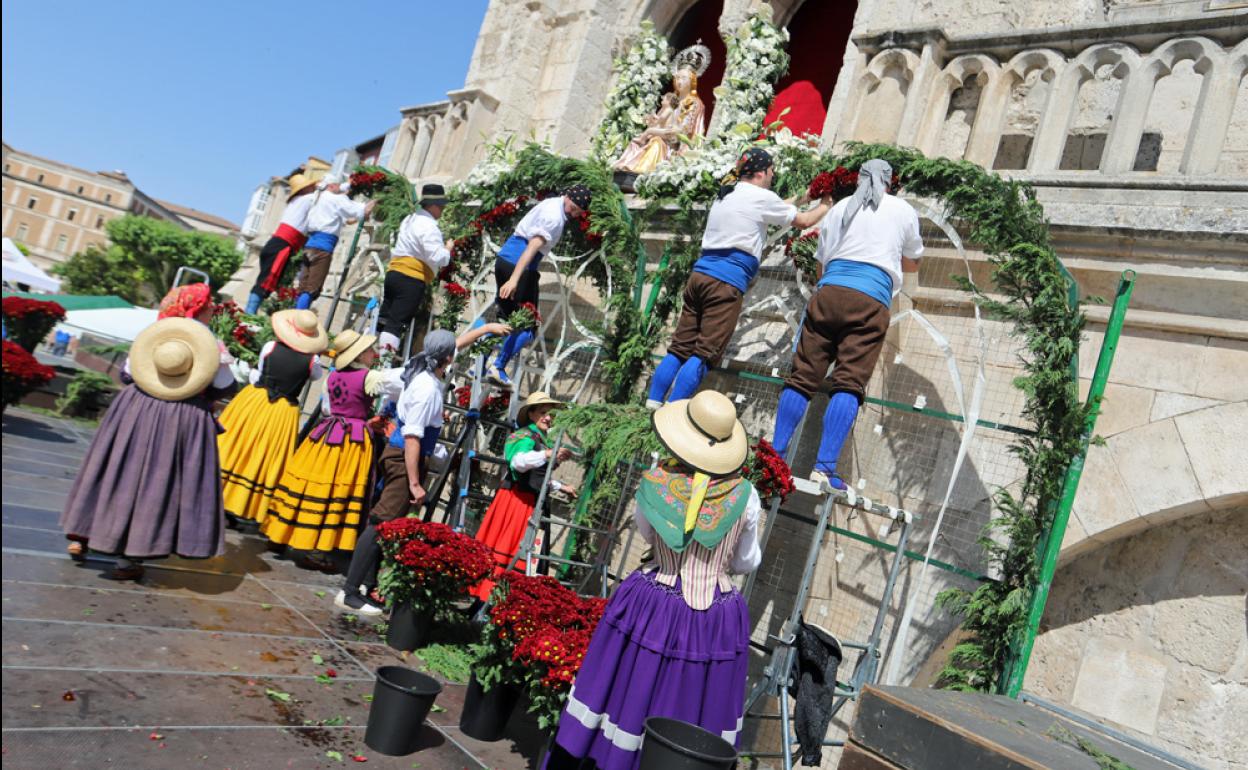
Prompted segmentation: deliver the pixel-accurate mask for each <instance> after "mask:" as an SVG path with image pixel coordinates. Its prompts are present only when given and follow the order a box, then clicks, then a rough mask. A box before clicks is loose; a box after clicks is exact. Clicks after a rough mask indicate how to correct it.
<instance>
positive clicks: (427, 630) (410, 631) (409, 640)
mask: <svg viewBox="0 0 1248 770" xmlns="http://www.w3.org/2000/svg"><path fill="white" fill-rule="evenodd" d="M432 635H433V613H431V612H416V611H414V610H412V606H411V605H410V604H400V605H399V606H397V607H395V608H394V611H393V612H391V613H390V625H389V627H387V628H386V644H389V645H390V646H391V647H393V648H394V649H396V650H403V651H406V652H411V651H412V650H415V649H419V648H420V647H424V646H425V645H426V644H428V642H429V638H430V637H431V636H432Z"/></svg>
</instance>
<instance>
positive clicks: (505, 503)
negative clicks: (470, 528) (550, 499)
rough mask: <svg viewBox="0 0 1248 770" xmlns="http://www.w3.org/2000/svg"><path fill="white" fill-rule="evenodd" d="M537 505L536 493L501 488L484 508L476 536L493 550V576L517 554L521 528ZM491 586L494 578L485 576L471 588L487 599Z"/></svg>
mask: <svg viewBox="0 0 1248 770" xmlns="http://www.w3.org/2000/svg"><path fill="white" fill-rule="evenodd" d="M536 505H537V494H536V493H535V492H530V491H528V490H525V489H515V488H512V489H500V490H498V493H497V494H496V495H494V502H492V503H490V508H489V510H487V511H486V512H485V518H484V519H483V520H482V521H481V528H480V529H478V530H477V540H480V541H481V542H482V543H485V544H486V545H488V546H489V547H490V548H491V550H493V551H494V578H495V579H496V578H497V577H498V576H499V575H501V574H503V570H505V569H507V565H508V564H510V563H511V560H512V558H513V557H514V556H515V555H516V549H518V548H519V547H520V541H521V540H523V539H524V530H525V528H526V527H528V524H529V517H530V516H532V515H533V508H534V507H535V506H536ZM524 568H525V564H524V562H523V561H520V562H517V563H516V569H517V570H523V569H524ZM493 590H494V580H493V579H489V578H487V579H485V580H482V581H481V582H480V583H478V584H477V585H476V586H475V587H474V588H473V589H472V595H473V596H475V597H477V598H478V599H480V600H481V601H489V598H490V592H491V591H493Z"/></svg>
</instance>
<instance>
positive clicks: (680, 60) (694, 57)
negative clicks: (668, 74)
mask: <svg viewBox="0 0 1248 770" xmlns="http://www.w3.org/2000/svg"><path fill="white" fill-rule="evenodd" d="M709 66H711V49H709V48H707V47H706V46H704V45H702V39H701V38H698V42H697V43H695V44H693V45H691V46H689V47H688V48H686V49H685V50H683V51H681V52H680V53H678V54H676V58H674V59H672V74H675V73H676V72H677V71H678V70H680V69H682V68H684V67H688V68H689V69H691V70H693V74H694V75H697V76H698V77H702V73H704V72H706V68H707V67H709Z"/></svg>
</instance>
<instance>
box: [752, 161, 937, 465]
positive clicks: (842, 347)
mask: <svg viewBox="0 0 1248 770" xmlns="http://www.w3.org/2000/svg"><path fill="white" fill-rule="evenodd" d="M892 176H893V169H892V166H890V165H889V164H888V163H887V162H886V161H883V160H869V161H867V162H866V163H864V164H863V165H862V168H861V170H859V172H858V190H857V191H856V192H855V193H854V194H853V196H851V197H849V198H846V199H844V200H842V201H840V202H839V203H837V204H836V206H834V207H833V208H832V211H831V212H829V213H828V216H827V218H825V219H824V220H823V224H822V226H821V227H820V230H819V248H818V251H816V254H815V255H816V257H817V258H818V259H819V261H820V263H822V264H823V266H824V272H823V277H822V278H820V279H819V284H818V286H817V288H816V290H815V294H814V296H813V297H811V299H810V303H809V304H808V305H807V306H806V318H805V320H804V321H803V323H802V328H801V330H800V332H799V335H800V336H799V337H798V344H797V351H796V352H795V353H794V355H793V370H792V372H791V373H790V374H789V376H788V378H787V379H786V380H785V383H784V390H783V391H781V393H780V403H779V406H778V407H777V410H776V430H775V438H774V441H773V443H774V446H775V448H776V451H777V452H778V453H779V454H780V456H781V457H786V456H787V454H788V450H789V443H790V439H792V437H793V431H794V430H795V429H796V428H797V425H798V423H800V422H801V420H802V417H803V416H804V415H805V414H806V406H807V404H809V403H810V397H811V395H812V394H814V392H815V391H816V390H818V388H819V387H820V385H821V384H822V383H823V380H824V377H825V376H827V374H828V367H829V366H831V365H832V364H833V363H835V364H836V368H835V369H834V370H833V371H832V377H831V391H832V397H831V398H830V399H829V400H828V408H827V410H826V411H825V412H824V415H823V434H822V436H821V438H820V441H819V452H818V455H817V456H816V460H815V471H816V472H818V473H822V474H823V475H824V476H826V477H827V479H828V481H829V483H830V484H831V485H832V486H833V487H834V488H836V489H844V488H845V482H844V481H842V480H841V479H840V478H839V477H837V476H836V463H837V459H838V458H839V457H840V454H841V447H842V446H844V444H845V440H846V439H847V438H848V437H849V432H850V430H851V429H852V428H853V426H854V420H855V419H856V418H857V416H858V408H859V407H860V405H861V404H862V400H863V398H864V396H865V395H866V390H867V382H868V381H870V379H871V373H872V372H873V371H874V370H875V363H876V361H877V360H878V359H879V357H880V349H881V348H882V347H883V346H884V335H885V334H886V333H887V332H888V324H889V306H890V304H891V303H892V299H893V297H894V296H896V295H897V293H898V291H899V290H900V289H901V288H903V285H904V286H905V288H906V289H907V291H910V290H912V288H913V287H914V286H915V285H917V283H918V270H919V258H920V257H922V256H923V239H922V238H921V237H920V235H919V215H918V214H917V213H916V212H915V210H914V208H913V207H911V206H910V204H908V203H906V202H905V201H903V200H901V199H900V198H897V197H895V196H893V195H891V194H889V192H888V188H889V186H890V185H891V183H892Z"/></svg>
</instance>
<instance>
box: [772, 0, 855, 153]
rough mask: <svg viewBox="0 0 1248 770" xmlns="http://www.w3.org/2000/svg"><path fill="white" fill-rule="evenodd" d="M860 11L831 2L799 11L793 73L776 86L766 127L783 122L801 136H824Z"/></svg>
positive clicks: (812, 1)
mask: <svg viewBox="0 0 1248 770" xmlns="http://www.w3.org/2000/svg"><path fill="white" fill-rule="evenodd" d="M857 10H858V4H857V3H856V2H828V0H807V2H805V3H803V4H802V7H801V8H799V9H798V10H797V13H796V14H794V16H793V18H792V19H791V20H790V21H789V23H788V30H789V57H790V62H789V71H788V73H787V74H785V76H784V77H783V78H781V79H780V82H779V83H777V84H776V98H775V100H773V101H772V103H771V109H769V110H768V111H767V119H766V121H765V125H770V124H771V123H774V122H775V121H777V120H781V121H783V123H784V125H785V126H786V127H787V128H788V129H789V130H790V131H792V132H793V133H795V134H797V135H799V136H800V135H802V134H814V135H815V136H818V135H820V134H822V133H823V124H824V122H825V121H826V120H827V117H828V101H829V100H831V98H832V89H833V88H835V87H836V78H837V76H838V75H840V73H841V64H842V63H843V62H844V60H845V47H846V46H847V45H848V44H849V33H850V31H851V30H852V29H853V27H854V13H855V12H856V11H857ZM785 109H788V111H789V112H788V114H786V115H785V116H784V117H783V118H781V117H780V113H782V112H784V110H785Z"/></svg>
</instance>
